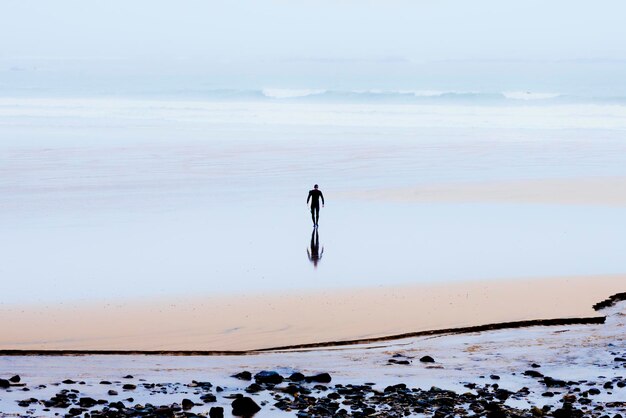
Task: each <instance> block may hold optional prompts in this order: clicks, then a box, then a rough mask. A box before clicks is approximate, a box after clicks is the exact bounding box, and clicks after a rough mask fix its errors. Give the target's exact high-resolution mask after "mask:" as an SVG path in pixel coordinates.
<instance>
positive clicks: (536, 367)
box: [530, 363, 541, 369]
mask: <svg viewBox="0 0 626 418" xmlns="http://www.w3.org/2000/svg"><path fill="white" fill-rule="evenodd" d="M530 367H533V368H535V369H538V368H539V367H541V365H540V364H537V363H533V364H531V365H530Z"/></svg>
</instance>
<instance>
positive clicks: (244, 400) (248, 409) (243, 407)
mask: <svg viewBox="0 0 626 418" xmlns="http://www.w3.org/2000/svg"><path fill="white" fill-rule="evenodd" d="M276 374H278V373H276ZM255 378H256V376H255ZM231 406H232V407H233V415H235V416H238V417H249V416H252V415H254V414H256V413H257V412H259V411H260V410H261V407H260V406H259V405H257V403H256V402H254V400H253V399H252V398H249V397H247V396H242V397H240V398H237V399H235V400H234V401H233V403H232V404H231Z"/></svg>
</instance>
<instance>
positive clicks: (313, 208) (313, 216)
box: [311, 206, 315, 226]
mask: <svg viewBox="0 0 626 418" xmlns="http://www.w3.org/2000/svg"><path fill="white" fill-rule="evenodd" d="M311 220H312V221H313V226H315V206H311Z"/></svg>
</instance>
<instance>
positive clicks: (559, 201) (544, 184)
mask: <svg viewBox="0 0 626 418" xmlns="http://www.w3.org/2000/svg"><path fill="white" fill-rule="evenodd" d="M343 195H344V196H349V197H352V198H361V199H370V200H385V201H401V202H420V203H442V202H445V203H455V202H456V203H458V202H472V203H473V202H483V203H484V202H491V203H534V204H554V205H591V206H609V207H624V206H626V178H624V177H599V178H567V179H536V180H510V181H490V182H473V183H450V184H431V185H425V186H416V187H405V188H386V189H376V190H366V191H359V192H346V193H343Z"/></svg>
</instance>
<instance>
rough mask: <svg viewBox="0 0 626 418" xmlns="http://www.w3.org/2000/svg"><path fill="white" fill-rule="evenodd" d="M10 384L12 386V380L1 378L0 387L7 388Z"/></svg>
mask: <svg viewBox="0 0 626 418" xmlns="http://www.w3.org/2000/svg"><path fill="white" fill-rule="evenodd" d="M9 386H11V382H9V381H8V380H6V379H0V388H2V389H6V388H8V387H9Z"/></svg>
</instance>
